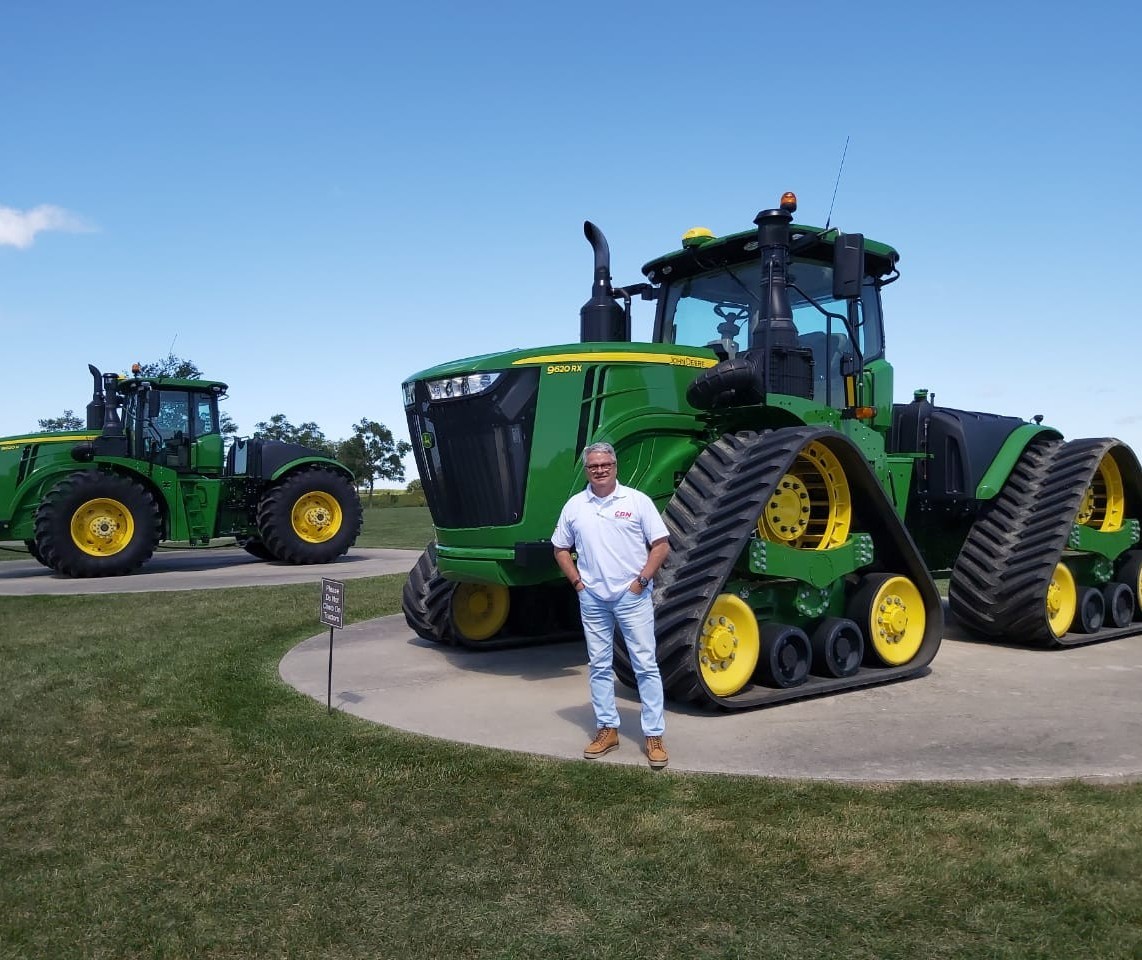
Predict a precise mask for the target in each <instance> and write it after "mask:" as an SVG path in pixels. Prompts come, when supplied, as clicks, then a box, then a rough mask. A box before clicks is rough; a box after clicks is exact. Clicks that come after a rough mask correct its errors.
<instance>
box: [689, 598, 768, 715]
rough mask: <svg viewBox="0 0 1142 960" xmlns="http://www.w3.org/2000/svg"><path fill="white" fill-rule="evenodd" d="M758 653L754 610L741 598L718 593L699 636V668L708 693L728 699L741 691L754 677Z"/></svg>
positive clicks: (758, 643)
mask: <svg viewBox="0 0 1142 960" xmlns="http://www.w3.org/2000/svg"><path fill="white" fill-rule="evenodd" d="M760 651H761V639H760V635H759V633H758V629H757V618H756V617H755V616H754V614H753V611H752V610H751V609H750V608H749V606H748V605H747V604H746V602H745V601H744V600H742V599H741V598H740V597H735V596H734V595H733V594H732V593H723V594H721V595H720V596H719V597H718V598H717V599H716V600H715V601H714V604H713V606H712V607H710V612H709V613H708V614H707V615H706V622H705V624H703V626H702V633H701V635H700V636H699V637H698V668H699V669H700V670H701V672H702V679H703V680H704V681H705V683H706V686H707V687H708V688H709V690H710V692H711V693H713V694H714V695H715V696H719V697H728V696H730V695H731V694H734V693H737V692H738V691H739V690H741V688H742V687H744V686H745V685H746V684H747V683H748V682H749V678H750V677H752V676H753V671H754V669H755V668H756V667H757V658H758V655H759V653H760Z"/></svg>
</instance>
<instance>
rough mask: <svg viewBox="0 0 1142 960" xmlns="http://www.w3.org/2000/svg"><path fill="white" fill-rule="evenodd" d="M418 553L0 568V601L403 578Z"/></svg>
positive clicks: (230, 555) (169, 554) (199, 554)
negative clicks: (90, 572)
mask: <svg viewBox="0 0 1142 960" xmlns="http://www.w3.org/2000/svg"><path fill="white" fill-rule="evenodd" d="M420 553H421V551H419V550H388V549H379V550H366V549H360V548H357V547H354V548H353V549H352V550H350V551H349V553H348V554H346V555H345V556H343V557H340V558H338V559H337V560H335V561H334V562H333V563H315V564H309V565H305V566H293V565H291V564H287V563H277V562H270V563H267V562H265V561H263V560H258V559H257V558H256V557H252V556H250V555H249V554H248V553H246V551H245V550H242V549H241V548H239V547H199V548H197V549H181V550H179V549H170V550H168V549H159V550H157V551H155V555H154V556H153V557H152V558H151V559H150V560H149V561H148V562H147V563H145V564H143V566H141V567H140V568H139V569H138V571H137V572H135V573H132V574H128V575H127V576H124V577H93V578H83V579H72V578H69V577H61V576H59V575H58V574H56V573H53V572H52V571H51V570H49V569H48V568H47V567H45V566H42V565H41V564H39V563H37V562H36V561H35V560H8V561H5V562H4V563H0V596H8V597H14V596H35V595H45V596H65V595H73V594H83V593H148V592H151V591H165V590H215V589H219V588H221V587H256V586H276V585H278V584H282V583H319V582H320V580H321V578H322V577H328V578H330V579H332V580H353V579H356V578H358V577H379V576H381V575H382V574H385V573H408V571H409V570H411V569H412V567H413V565H414V564H415V563H416V561H417V560H418V559H419V558H420Z"/></svg>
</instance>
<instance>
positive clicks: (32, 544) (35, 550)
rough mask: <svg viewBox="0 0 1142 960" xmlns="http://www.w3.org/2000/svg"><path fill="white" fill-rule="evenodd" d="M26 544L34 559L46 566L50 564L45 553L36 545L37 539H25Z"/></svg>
mask: <svg viewBox="0 0 1142 960" xmlns="http://www.w3.org/2000/svg"><path fill="white" fill-rule="evenodd" d="M24 546H25V547H26V548H27V550H28V553H29V554H30V555H31V557H32V559H33V560H35V561H36V562H37V563H42V564H43V565H44V566H45V567H46V566H48V562H47V561H46V560H45V559H44V555H43V554H42V553H40V548H39V547H37V546H36V541H35V540H25V541H24Z"/></svg>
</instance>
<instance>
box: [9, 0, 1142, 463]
mask: <svg viewBox="0 0 1142 960" xmlns="http://www.w3.org/2000/svg"><path fill="white" fill-rule="evenodd" d="M1140 34H1142V14H1140V13H1139V8H1138V7H1136V6H1134V5H1131V4H1126V3H1098V2H1095V3H1088V4H1085V5H1081V6H1080V5H1075V4H1063V3H1055V2H1045V3H1021V2H1020V3H1007V4H993V3H988V4H983V3H973V2H967V3H958V4H954V5H952V4H948V5H938V6H937V5H925V4H915V3H908V4H905V3H894V2H888V3H879V4H852V3H849V4H840V3H836V4H834V3H803V4H797V5H794V6H791V7H786V6H783V5H777V4H771V3H762V2H752V3H738V2H723V3H718V4H706V5H699V4H694V3H693V2H688V3H677V2H673V0H664V2H659V3H654V4H640V3H624V2H619V0H615V2H611V3H598V2H583V3H579V4H540V3H514V2H508V3H495V2H492V3H488V4H480V5H477V4H456V3H438V2H432V0H428V2H424V3H420V4H401V5H399V6H396V5H391V4H381V3H364V2H345V0H328V2H325V3H322V4H320V5H318V4H315V3H310V4H299V3H293V2H276V3H274V4H269V3H260V4H258V3H245V4H238V3H232V2H228V3H221V2H211V0H207V2H196V3H193V4H180V5H175V4H164V3H152V2H145V3H144V2H119V3H115V2H110V3H105V4H92V3H80V2H71V3H66V2H64V3H43V2H25V0H8V2H6V3H5V4H4V5H3V6H2V7H0V35H2V36H3V53H2V54H0V56H2V61H0V62H2V63H3V65H4V75H5V80H4V84H3V93H2V94H0V98H2V99H0V104H2V107H3V110H2V113H0V116H2V117H3V122H2V123H0V325H2V327H3V330H4V333H5V342H6V346H7V349H6V351H5V352H6V354H7V356H8V361H9V362H8V363H7V364H6V367H7V370H6V376H7V379H8V380H9V383H8V384H7V385H6V389H5V391H4V393H5V401H4V402H3V403H2V404H0V435H9V434H14V433H20V432H24V431H27V430H33V429H35V428H36V420H37V419H39V418H41V417H47V416H56V415H58V414H59V413H60V412H62V410H63V409H64V408H65V407H71V408H72V409H75V410H76V411H77V412H78V411H82V409H83V407H84V405H85V404H86V402H87V400H88V398H89V394H90V378H89V376H88V374H87V371H86V365H87V363H89V362H91V363H94V364H95V365H96V366H98V367H101V368H102V369H104V370H126V369H127V368H128V367H129V366H130V364H131V362H132V361H134V360H142V361H148V360H155V359H158V358H160V357H162V356H164V355H166V353H167V352H168V350H170V349H172V346H173V350H174V352H175V353H176V354H178V355H179V356H182V357H187V358H190V359H192V360H194V361H195V362H196V363H198V365H199V366H200V367H201V368H202V369H203V371H204V373H205V374H206V375H207V376H208V377H212V378H216V379H221V380H225V381H227V382H228V383H229V384H230V398H229V399H228V400H227V401H226V402H225V409H226V410H228V412H229V413H230V415H231V416H232V417H233V418H234V419H235V420H236V421H237V422H238V424H239V427H240V429H241V432H242V433H249V432H250V431H252V429H253V427H254V424H255V423H256V422H258V421H259V420H264V419H268V418H269V417H270V416H271V415H272V414H275V413H279V412H280V413H284V414H286V416H287V417H288V418H289V419H290V420H292V421H293V422H294V423H300V422H302V421H305V420H312V421H316V422H317V423H318V424H319V425H320V426H321V427H322V429H323V430H324V431H325V433H326V435H327V436H329V437H331V438H340V437H343V436H347V435H348V434H349V433H350V428H351V424H352V423H353V422H355V421H357V420H359V419H360V418H361V417H364V416H367V417H369V418H370V419H379V420H381V421H382V422H384V423H385V424H386V425H388V426H389V427H390V428H392V429H393V431H394V432H395V433H397V434H398V435H400V436H402V437H403V436H407V426H406V424H405V422H404V417H403V411H402V408H401V403H400V397H401V394H400V384H401V381H402V379H404V378H405V377H407V376H408V375H409V374H411V373H413V372H415V371H417V370H420V369H423V368H425V367H427V366H431V365H433V364H435V363H438V362H442V361H444V360H450V359H454V358H457V357H462V356H468V355H473V354H477V353H483V352H488V351H491V350H500V349H506V348H510V347H516V346H538V345H543V344H554V343H564V342H568V341H574V340H575V339H576V338H577V337H578V311H579V307H580V306H581V304H582V303H583V301H584V300H586V299H587V297H588V295H589V293H590V283H591V264H592V260H591V252H590V248H589V247H588V245H587V243H586V242H585V240H584V239H583V236H582V221H583V220H584V219H590V220H593V221H594V222H595V223H597V224H599V226H600V227H601V228H602V229H603V230H604V232H605V233H606V235H607V238H608V240H609V242H610V246H611V250H612V255H613V273H614V275H615V279H616V281H617V282H631V281H635V280H638V279H641V275H640V273H639V268H640V266H641V265H642V263H644V262H645V261H647V260H649V259H651V258H653V257H654V256H656V255H658V254H661V253H663V252H666V251H669V250H673V249H676V247H677V246H678V240H679V237H680V236H681V234H682V232H683V231H685V230H686V229H687V228H689V227H692V226H695V225H703V226H706V227H709V228H710V229H712V230H713V231H714V232H715V233H718V234H721V233H728V232H733V231H737V230H742V229H746V228H748V227H749V226H750V224H751V221H752V219H753V217H754V215H755V214H756V213H757V211H758V210H759V209H762V208H764V207H769V206H772V205H774V202H775V200H776V199H777V198H778V196H779V195H780V194H781V192H782V191H784V190H794V191H796V192H797V194H798V196H799V197H800V200H801V208H800V211H799V214H798V218H797V219H798V220H799V221H801V222H805V223H818V224H819V223H823V221H824V219H825V216H826V214H827V212H828V207H829V202H830V199H831V196H832V192H833V186H834V179H835V176H836V172H837V166H838V163H839V162H840V157H841V151H842V148H843V147H844V144H845V139H846V137H849V138H851V139H850V143H849V148H848V155H847V158H846V160H845V165H844V174H843V178H842V180H841V184H840V190H839V193H838V196H837V200H836V205H835V209H834V212H833V223H834V224H835V225H837V226H839V227H840V228H841V229H843V230H847V231H854V232H855V231H859V232H863V233H865V234H866V235H868V236H870V237H873V238H876V239H878V240H883V241H885V242H888V243H891V244H893V245H894V246H895V247H897V249H899V250H900V252H901V262H900V270H901V274H902V277H901V279H900V280H899V281H898V282H897V283H896V284H894V285H892V286H891V287H889V288H888V289H887V290H886V291H885V301H886V323H887V326H888V336H887V344H888V353H889V357H890V359H891V360H892V361H893V362H894V363H895V366H896V384H897V396H898V399H907V398H908V397H910V395H911V391H912V389H913V388H915V387H928V388H930V389H931V390H933V391H935V394H936V400H937V402H938V403H940V404H946V405H950V406H957V407H963V408H967V409H976V410H987V411H991V412H996V413H1005V414H1014V415H1020V416H1025V417H1030V416H1031V415H1033V414H1037V413H1041V414H1043V415H1044V416H1045V418H1046V422H1047V423H1051V424H1054V425H1055V426H1058V427H1059V428H1060V429H1062V430H1063V431H1064V433H1065V434H1066V435H1068V436H1070V437H1074V436H1104V435H1110V436H1118V437H1120V438H1122V439H1123V440H1125V441H1127V442H1129V443H1130V444H1131V445H1133V446H1134V447H1135V448H1136V449H1137V450H1140V451H1142V403H1140V402H1139V400H1138V394H1139V387H1138V383H1137V381H1138V378H1137V376H1136V371H1137V369H1138V367H1139V355H1140V353H1142V350H1140V349H1139V338H1138V335H1137V333H1136V329H1137V319H1136V315H1135V309H1134V307H1133V304H1134V303H1135V302H1136V301H1137V299H1138V297H1137V294H1136V293H1135V291H1134V290H1133V289H1132V288H1130V289H1128V288H1127V287H1124V286H1123V281H1124V280H1125V279H1129V278H1130V277H1132V276H1135V277H1137V275H1138V274H1139V266H1138V265H1139V262H1140V257H1139V254H1138V251H1137V250H1136V249H1135V248H1134V247H1132V246H1131V244H1132V243H1135V246H1136V245H1137V242H1136V241H1134V240H1133V237H1134V235H1135V230H1136V227H1137V224H1138V222H1139V220H1140V219H1142V216H1140V215H1142V186H1140V178H1142V167H1140V166H1139V161H1138V157H1139V156H1140V155H1142V109H1140V108H1142V103H1140V101H1142V57H1140V56H1139V55H1138V52H1137V40H1138V37H1139V35H1140ZM649 329H650V315H649V313H648V312H644V313H641V314H638V315H636V321H635V334H636V337H647V336H649ZM12 381H14V382H12ZM412 470H413V468H411V464H410V475H409V478H410V479H411V477H412V476H413V475H415V474H414V472H412Z"/></svg>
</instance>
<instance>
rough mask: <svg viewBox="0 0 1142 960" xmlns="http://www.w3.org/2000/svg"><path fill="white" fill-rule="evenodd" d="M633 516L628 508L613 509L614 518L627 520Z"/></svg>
mask: <svg viewBox="0 0 1142 960" xmlns="http://www.w3.org/2000/svg"><path fill="white" fill-rule="evenodd" d="M633 516H634V514H633V513H631V512H630V511H629V510H616V511H615V519H616V520H629V519H630V518H631V517H633Z"/></svg>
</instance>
